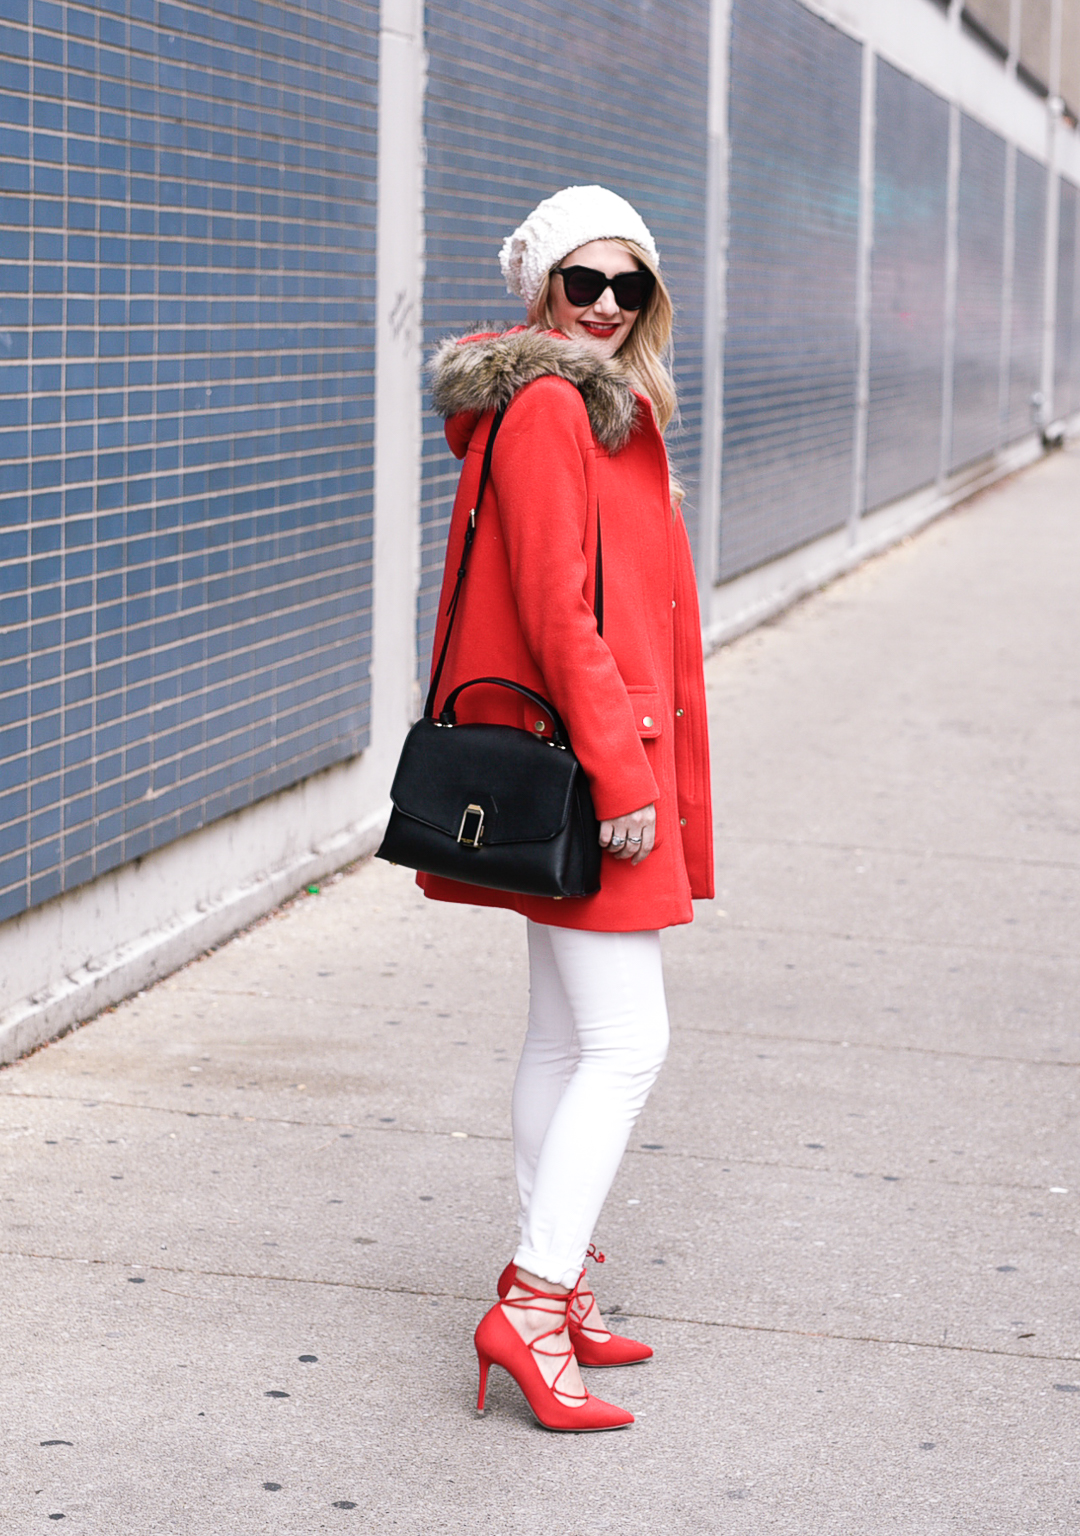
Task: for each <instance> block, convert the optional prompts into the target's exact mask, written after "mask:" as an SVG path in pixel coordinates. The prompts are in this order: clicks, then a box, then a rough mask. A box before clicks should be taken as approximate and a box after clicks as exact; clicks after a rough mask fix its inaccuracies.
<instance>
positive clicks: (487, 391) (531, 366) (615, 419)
mask: <svg viewBox="0 0 1080 1536" xmlns="http://www.w3.org/2000/svg"><path fill="white" fill-rule="evenodd" d="M430 367H431V375H432V381H433V382H432V403H433V405H434V407H435V409H436V410H437V411H438V413H439V414H440V416H446V417H452V416H461V415H472V416H481V415H483V414H484V412H485V411H492V410H497V409H498V408H499V407H500V406H503V405H509V403H510V401H511V400H512V399H513V398H514V396H515V395H516V394H517V392H518V390H520V389H524V387H525V385H526V384H531V383H532V382H533V380H534V379H541V378H545V377H547V376H549V375H551V374H554V375H555V377H556V378H560V379H566V380H567V382H568V383H570V384H573V385H574V387H575V389H578V390H579V391H580V392H581V398H582V399H583V400H584V402H585V409H586V410H587V411H588V413H589V422H590V425H591V426H592V430H593V435H594V436H595V437H596V440H597V442H599V443H601V444H602V445H603V447H605V448H606V449H607V450H608V452H609V453H617V452H618V451H619V449H620V448H624V447H625V446H626V443H627V442H628V440H629V438H630V434H631V432H632V431H633V430H634V428H635V426H636V425H637V424H638V410H639V407H638V401H637V399H636V397H635V395H634V391H633V388H632V386H631V384H630V380H629V378H628V377H627V374H626V370H625V368H624V367H623V366H622V364H620V363H619V362H617V361H614V360H609V359H607V358H604V357H598V356H597V355H596V353H595V352H592V351H591V350H590V349H589V348H588V347H584V346H581V345H580V343H578V342H574V341H569V340H567V339H566V338H564V337H562V336H560V335H559V334H558V333H554V332H551V331H540V330H535V329H531V328H530V329H525V328H524V327H517V328H515V329H514V330H511V331H504V332H501V333H497V334H492V335H480V336H466V337H463V338H460V339H458V338H454V337H451V338H450V339H449V340H448V341H444V342H443V343H442V345H441V346H440V347H439V348H438V350H437V351H436V353H435V355H434V357H433V358H432V360H431V365H430Z"/></svg>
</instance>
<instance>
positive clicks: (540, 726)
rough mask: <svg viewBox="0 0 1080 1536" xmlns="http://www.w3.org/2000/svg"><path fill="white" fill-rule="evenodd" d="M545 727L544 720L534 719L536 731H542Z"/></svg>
mask: <svg viewBox="0 0 1080 1536" xmlns="http://www.w3.org/2000/svg"><path fill="white" fill-rule="evenodd" d="M543 729H544V722H543V721H542V720H534V721H533V730H534V731H542V730H543Z"/></svg>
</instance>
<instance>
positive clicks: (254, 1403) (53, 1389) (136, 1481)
mask: <svg viewBox="0 0 1080 1536" xmlns="http://www.w3.org/2000/svg"><path fill="white" fill-rule="evenodd" d="M1078 570H1080V452H1077V450H1072V451H1069V452H1066V453H1063V454H1061V455H1058V456H1056V457H1054V458H1051V459H1048V460H1045V461H1044V462H1042V463H1041V464H1039V465H1038V466H1036V467H1035V468H1033V469H1032V470H1030V471H1028V472H1026V473H1025V474H1023V475H1022V476H1020V477H1018V478H1016V479H1014V480H1013V481H1011V482H1010V483H1008V484H1006V485H1003V486H1000V487H998V488H996V489H994V490H993V491H991V492H989V493H987V494H984V495H983V496H982V497H981V498H979V499H978V500H977V501H976V502H974V503H972V504H971V505H969V506H968V507H966V508H964V509H962V510H960V511H959V512H957V513H955V514H953V515H952V516H950V517H949V518H947V519H945V520H943V521H942V522H940V523H938V524H936V525H935V526H933V527H932V528H930V529H929V530H927V531H926V532H925V533H923V534H922V535H920V536H919V537H918V538H917V539H915V540H912V541H911V542H909V543H908V544H906V545H904V546H902V547H900V548H899V549H897V550H895V551H893V552H892V553H890V554H889V555H887V556H885V557H883V558H882V559H880V560H877V561H875V562H874V563H873V564H871V565H869V566H867V567H864V568H863V569H861V570H860V571H858V572H856V573H855V574H854V575H852V576H850V577H848V578H846V579H845V580H843V581H842V582H839V583H837V584H836V585H835V586H833V587H831V588H830V589H829V590H827V591H825V592H823V593H820V594H818V595H817V596H816V597H814V598H813V599H811V600H809V601H808V602H806V603H804V604H802V605H801V606H800V607H798V608H797V609H795V610H793V611H792V612H790V613H788V614H787V615H785V616H784V617H783V618H782V619H781V620H779V621H777V622H776V623H774V624H771V625H769V626H767V627H765V628H763V629H760V630H758V631H756V632H754V633H752V634H750V635H747V636H745V637H744V638H743V639H742V640H740V641H739V642H737V643H736V644H734V645H732V646H730V647H729V648H727V649H726V650H725V651H723V652H721V653H720V654H719V655H717V656H716V657H714V658H713V659H712V661H711V662H710V663H709V668H708V672H709V685H710V707H711V711H712V716H713V740H714V761H715V784H716V802H717V822H718V855H717V857H718V871H719V886H720V893H719V895H718V898H717V900H716V902H714V903H710V904H707V905H702V906H701V907H699V916H698V920H697V922H696V923H695V924H694V925H693V926H692V927H690V928H686V929H681V930H677V931H674V932H672V933H670V934H668V935H667V937H666V941H665V942H666V955H667V967H668V976H669V992H670V999H671V1004H672V1015H673V1021H674V1045H673V1050H672V1054H671V1058H670V1060H669V1063H668V1066H667V1067H666V1069H665V1073H664V1075H663V1077H662V1079H661V1082H660V1084H659V1086H658V1087H657V1089H656V1091H655V1093H654V1096H653V1098H652V1100H651V1101H650V1103H649V1105H648V1107H647V1110H646V1113H645V1115H644V1117H643V1118H642V1120H641V1122H640V1125H639V1128H638V1130H637V1132H636V1134H635V1136H634V1139H633V1144H632V1148H631V1151H630V1153H629V1154H628V1156H627V1158H626V1160H625V1163H624V1166H623V1169H622V1171H621V1173H620V1176H619V1179H618V1182H617V1185H616V1188H615V1190H614V1191H613V1193H612V1196H611V1199H610V1201H609V1203H608V1207H607V1209H606V1211H605V1214H604V1218H603V1222H602V1226H601V1229H600V1231H599V1233H598V1240H599V1243H600V1246H601V1248H602V1249H603V1250H604V1251H605V1253H606V1254H607V1256H608V1262H607V1264H606V1265H605V1266H604V1267H603V1268H601V1269H599V1270H598V1271H597V1272H596V1280H597V1287H598V1292H599V1295H600V1298H601V1302H602V1304H603V1305H604V1307H605V1309H606V1310H609V1311H612V1312H614V1313H615V1315H616V1316H619V1317H624V1318H626V1319H627V1324H626V1326H627V1328H628V1330H629V1331H632V1332H637V1333H639V1334H640V1335H642V1336H644V1337H647V1338H648V1339H650V1340H651V1341H652V1342H653V1344H654V1345H655V1347H656V1359H655V1360H654V1361H653V1362H652V1363H650V1364H648V1365H646V1366H643V1367H640V1368H635V1369H633V1370H628V1371H622V1372H615V1373H592V1374H591V1384H592V1385H593V1386H594V1387H595V1389H596V1390H597V1391H598V1392H600V1394H601V1395H608V1396H610V1397H611V1398H612V1399H613V1400H614V1401H617V1402H620V1403H625V1404H626V1405H627V1406H628V1407H630V1408H631V1409H632V1410H633V1411H634V1413H635V1414H637V1415H638V1422H637V1424H636V1425H635V1426H634V1428H633V1429H631V1430H630V1431H628V1432H626V1433H620V1434H616V1435H600V1436H587V1437H581V1438H576V1437H560V1436H553V1435H548V1434H545V1433H544V1432H542V1431H541V1430H539V1429H537V1428H536V1427H535V1425H534V1423H533V1421H532V1419H531V1417H530V1415H529V1413H528V1411H527V1409H526V1408H525V1405H524V1403H523V1401H522V1399H521V1397H520V1395H519V1394H518V1392H517V1390H516V1388H514V1387H513V1386H512V1384H511V1383H510V1382H509V1381H508V1379H507V1378H506V1377H505V1376H503V1375H502V1373H498V1372H497V1373H495V1375H494V1376H493V1379H492V1388H491V1391H490V1392H489V1408H488V1411H487V1413H486V1414H485V1415H484V1417H483V1418H478V1417H477V1416H476V1415H475V1413H474V1411H473V1402H474V1400H475V1399H474V1398H473V1396H472V1394H473V1393H474V1391H475V1363H474V1358H473V1355H472V1350H471V1330H472V1328H473V1326H474V1325H475V1322H476V1320H477V1319H478V1317H479V1316H480V1314H481V1312H482V1310H483V1308H484V1307H485V1305H487V1304H488V1303H489V1302H490V1300H491V1297H492V1290H493V1285H494V1279H495V1276H496V1274H497V1272H498V1270H499V1269H500V1268H501V1266H502V1264H503V1263H504V1262H505V1259H506V1257H507V1256H508V1255H509V1253H510V1252H511V1250H512V1246H513V1242H514V1226H513V1207H514V1201H513V1186H512V1176H511V1163H510V1150H509V1143H508V1099H509V1088H510V1082H511V1077H512V1073H513V1064H514V1058H515V1053H516V1049H517V1046H518V1044H519V1040H520V1036H521V1031H522V1018H523V1013H524V1007H525V969H524V942H523V933H522V931H521V926H520V924H519V922H518V920H517V919H516V918H514V917H512V916H510V915H508V914H504V913H492V912H476V913H472V914H470V913H468V912H463V911H460V910H454V909H450V908H443V907H440V906H438V905H436V904H432V903H425V902H424V901H423V900H422V899H421V898H420V897H419V896H418V894H417V893H416V891H415V888H414V887H413V885H412V884H411V882H410V880H409V878H408V877H407V875H406V874H405V873H404V872H403V871H400V870H394V869H390V868H387V867H385V866H382V865H379V864H377V863H368V864H365V865H362V866H360V867H358V868H356V869H354V870H351V871H349V872H348V873H347V874H345V875H344V876H341V877H338V878H337V879H336V880H335V881H333V882H332V883H329V884H326V885H324V886H323V887H322V889H321V891H320V892H319V894H318V895H310V896H308V895H305V896H302V897H300V898H299V899H297V900H296V901H294V902H293V903H291V904H290V905H289V906H287V907H285V908H283V909H282V910H281V911H279V912H277V913H275V914H274V915H273V916H271V917H270V918H268V919H266V920H264V921H263V922H261V923H260V924H258V925H257V926H256V927H254V928H253V929H251V930H249V931H248V932H246V933H244V934H242V935H241V936H240V937H238V938H237V939H235V940H234V941H233V942H231V943H230V944H228V945H226V946H224V947H223V948H221V949H220V950H218V951H217V952H216V953H214V954H212V955H209V956H207V957H205V958H204V959H202V960H200V961H197V962H195V963H194V964H192V965H190V966H188V967H187V968H186V969H185V970H183V971H182V972H180V973H178V974H177V975H175V976H173V977H172V978H170V979H169V980H168V981H166V982H164V983H162V984H161V985H159V986H158V987H156V988H154V989H153V990H151V991H148V992H146V993H145V994H142V995H140V996H139V997H136V998H134V999H132V1000H131V1001H130V1002H128V1003H126V1004H124V1005H122V1006H121V1007H119V1008H117V1009H115V1010H114V1011H112V1012H111V1013H109V1014H107V1015H104V1016H103V1017H101V1018H99V1019H97V1020H95V1021H94V1022H93V1023H92V1024H90V1025H89V1026H88V1027H86V1028H84V1029H82V1030H80V1031H78V1032H76V1033H74V1034H72V1035H70V1036H68V1037H67V1038H66V1039H64V1040H62V1041H61V1042H59V1043H57V1044H55V1045H53V1046H50V1047H48V1048H47V1049H45V1050H42V1051H40V1052H38V1053H37V1054H36V1055H35V1056H33V1057H31V1058H29V1059H27V1060H25V1061H23V1062H20V1063H18V1064H16V1065H15V1066H13V1067H10V1068H6V1069H4V1070H3V1071H2V1072H0V1142H2V1143H3V1146H4V1149H5V1155H4V1163H5V1174H6V1177H5V1180H4V1189H3V1202H2V1203H3V1211H4V1220H3V1235H2V1238H0V1245H2V1250H3V1251H2V1253H0V1275H2V1279H3V1284H4V1286H5V1290H6V1298H7V1304H6V1307H5V1329H4V1350H3V1374H4V1378H5V1381H4V1386H3V1389H2V1391H3V1397H2V1422H0V1447H2V1450H0V1529H2V1530H3V1531H4V1533H5V1536H24V1533H31V1532H35V1531H38V1530H44V1529H46V1528H56V1527H57V1526H59V1528H61V1529H64V1530H70V1531H72V1532H87V1533H94V1536H114V1533H121V1532H123V1533H125V1536H126V1533H129V1532H131V1533H135V1532H138V1533H147V1536H157V1533H166V1532H179V1533H183V1536H248V1533H262V1532H274V1533H281V1536H308V1533H314V1532H322V1531H328V1532H338V1531H342V1532H360V1533H364V1536H368V1533H376V1532H383V1531H394V1532H401V1533H402V1536H413V1533H416V1536H421V1533H422V1536H428V1533H446V1536H459V1533H461V1536H466V1533H468V1536H474V1533H476V1536H484V1533H486V1532H490V1533H494V1536H503V1533H510V1532H519V1531H524V1532H541V1531H542V1532H545V1533H549V1536H592V1533H595V1532H605V1531H606V1532H613V1533H618V1536H639V1533H640V1536H683V1533H696V1532H707V1533H713V1532H716V1533H724V1536H727V1533H738V1536H742V1533H745V1536H772V1533H777V1536H833V1533H838V1536H839V1533H842V1536H878V1533H883V1536H885V1533H887V1536H894V1533H895V1536H939V1533H940V1536H946V1533H947V1536H958V1533H963V1536H968V1533H970V1536H999V1533H1000V1536H1047V1533H1051V1532H1075V1531H1076V1530H1077V1529H1078V1527H1080V1302H1078V1299H1077V1298H1078V1292H1077V1284H1076V1270H1077V1213H1078V1209H1080V1205H1078V1195H1080V1167H1078V1165H1077V1164H1078V1142H1077V1088H1078V1077H1080V1023H1078V1010H1077V1003H1076V998H1077V990H1078V989H1077V981H1078V971H1080V943H1078V925H1077V907H1078V900H1077V898H1078V868H1080V772H1078V766H1077V765H1078V763H1080V681H1078V675H1077V657H1078V655H1080V602H1078V599H1077V571H1078ZM61 1521H62V1522H63V1523H62V1525H61ZM50 1522H55V1523H56V1524H55V1525H52V1524H50Z"/></svg>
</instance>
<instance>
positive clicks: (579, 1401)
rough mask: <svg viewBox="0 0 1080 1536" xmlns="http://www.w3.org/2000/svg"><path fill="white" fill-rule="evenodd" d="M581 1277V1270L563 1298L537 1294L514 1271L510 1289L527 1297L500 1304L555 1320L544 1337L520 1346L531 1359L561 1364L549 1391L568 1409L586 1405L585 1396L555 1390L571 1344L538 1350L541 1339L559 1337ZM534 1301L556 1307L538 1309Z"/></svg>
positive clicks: (570, 1354)
mask: <svg viewBox="0 0 1080 1536" xmlns="http://www.w3.org/2000/svg"><path fill="white" fill-rule="evenodd" d="M584 1275H585V1271H584V1270H582V1272H581V1275H580V1276H579V1277H578V1282H577V1285H575V1286H574V1289H573V1290H572V1291H567V1292H566V1294H565V1295H561V1294H560V1295H556V1294H555V1293H554V1292H552V1291H538V1290H537V1288H536V1287H535V1286H534V1285H529V1284H528V1282H527V1281H525V1280H522V1279H521V1278H520V1277H519V1276H518V1274H517V1273H516V1271H515V1274H514V1282H513V1283H514V1286H515V1287H516V1288H517V1289H518V1290H520V1291H528V1293H529V1294H528V1295H527V1296H504V1297H503V1299H502V1303H501V1305H502V1306H504V1307H517V1308H518V1309H519V1310H524V1311H532V1312H546V1313H547V1314H548V1316H549V1317H557V1318H558V1319H559V1321H558V1323H557V1324H556V1325H555V1327H554V1328H549V1329H548V1330H547V1332H546V1333H538V1334H537V1336H536V1338H535V1339H530V1340H527V1341H526V1340H524V1339H523V1340H522V1343H523V1344H525V1348H526V1349H528V1350H531V1351H532V1353H533V1354H534V1355H545V1356H546V1357H547V1359H549V1360H561V1361H562V1365H561V1366H560V1367H559V1369H558V1371H557V1372H556V1374H555V1379H554V1381H553V1382H552V1383H551V1391H552V1392H554V1393H555V1394H556V1395H557V1396H558V1397H561V1398H565V1400H566V1402H567V1404H568V1405H575V1406H576V1405H583V1404H585V1403H587V1402H588V1400H589V1394H588V1392H568V1391H567V1390H566V1388H565V1387H560V1386H559V1382H560V1381H561V1380H562V1377H563V1372H564V1371H565V1370H566V1369H567V1367H568V1366H569V1364H570V1362H571V1360H572V1359H573V1358H574V1346H573V1345H572V1344H571V1345H570V1346H569V1347H568V1348H567V1349H541V1348H539V1346H540V1345H541V1344H542V1343H543V1342H544V1340H545V1339H554V1338H557V1337H558V1335H559V1334H560V1333H563V1332H564V1331H565V1329H566V1325H567V1320H568V1318H569V1314H570V1308H571V1307H572V1306H573V1305H574V1303H575V1302H576V1301H577V1299H578V1290H579V1288H580V1286H581V1281H582V1279H583V1278H584ZM538 1301H554V1302H556V1303H557V1305H556V1306H554V1307H541V1306H538V1305H537V1302H538ZM586 1315H587V1314H586ZM537 1370H540V1367H539V1366H537ZM540 1374H541V1375H543V1372H542V1371H541V1373H540Z"/></svg>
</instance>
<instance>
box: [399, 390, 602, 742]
mask: <svg viewBox="0 0 1080 1536" xmlns="http://www.w3.org/2000/svg"><path fill="white" fill-rule="evenodd" d="M508 403H509V402H508ZM506 410H507V407H506V406H505V405H500V406H499V409H498V410H497V411H496V412H495V415H494V418H493V420H492V423H491V431H490V432H489V433H488V440H487V443H486V445H485V447H484V462H483V464H482V465H481V466H480V483H479V485H478V486H477V490H476V503H475V505H474V506H473V508H472V511H471V512H470V513H469V521H468V523H467V524H466V526H465V542H464V544H463V545H462V549H461V564H460V565H459V566H458V573H457V583H456V585H455V587H454V595H453V597H451V599H450V603H449V606H448V607H447V610H446V612H447V615H448V618H449V622H448V623H447V626H446V633H445V634H444V635H443V643H442V649H441V650H440V652H439V659H438V661H437V662H436V663H435V670H434V672H433V673H432V674H431V687H430V688H429V689H428V696H427V698H426V700H425V701H424V714H425V716H426V717H427V718H428V719H429V720H431V719H434V717H435V699H436V697H437V695H438V692H439V683H440V681H441V679H442V674H443V667H444V666H445V665H446V653H447V652H448V651H449V649H450V636H451V634H452V633H453V629H454V620H455V619H456V618H457V610H458V603H459V601H460V599H461V588H462V585H463V583H464V581H465V572H466V571H467V570H468V568H469V552H470V550H471V549H472V547H473V540H474V539H475V538H476V519H477V516H478V514H479V512H480V504H481V502H482V501H483V499H484V492H485V491H486V490H487V485H488V480H489V478H490V476H491V456H492V453H493V452H494V450H495V438H496V436H497V434H498V431H499V428H500V427H501V426H502V422H503V417H504V416H505V415H506ZM593 611H594V613H595V614H596V632H597V634H598V635H602V634H603V633H604V550H603V546H602V544H601V542H600V509H599V507H597V509H596V582H595V591H594V595H593ZM474 681H477V682H479V681H481V679H479V678H477V679H474ZM483 681H491V682H498V681H500V679H498V678H491V679H483ZM467 686H468V684H462V687H467ZM457 692H460V689H459V690H457ZM455 697H456V693H455ZM548 708H549V709H550V708H551V706H550V705H549V706H548ZM552 714H554V710H552Z"/></svg>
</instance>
